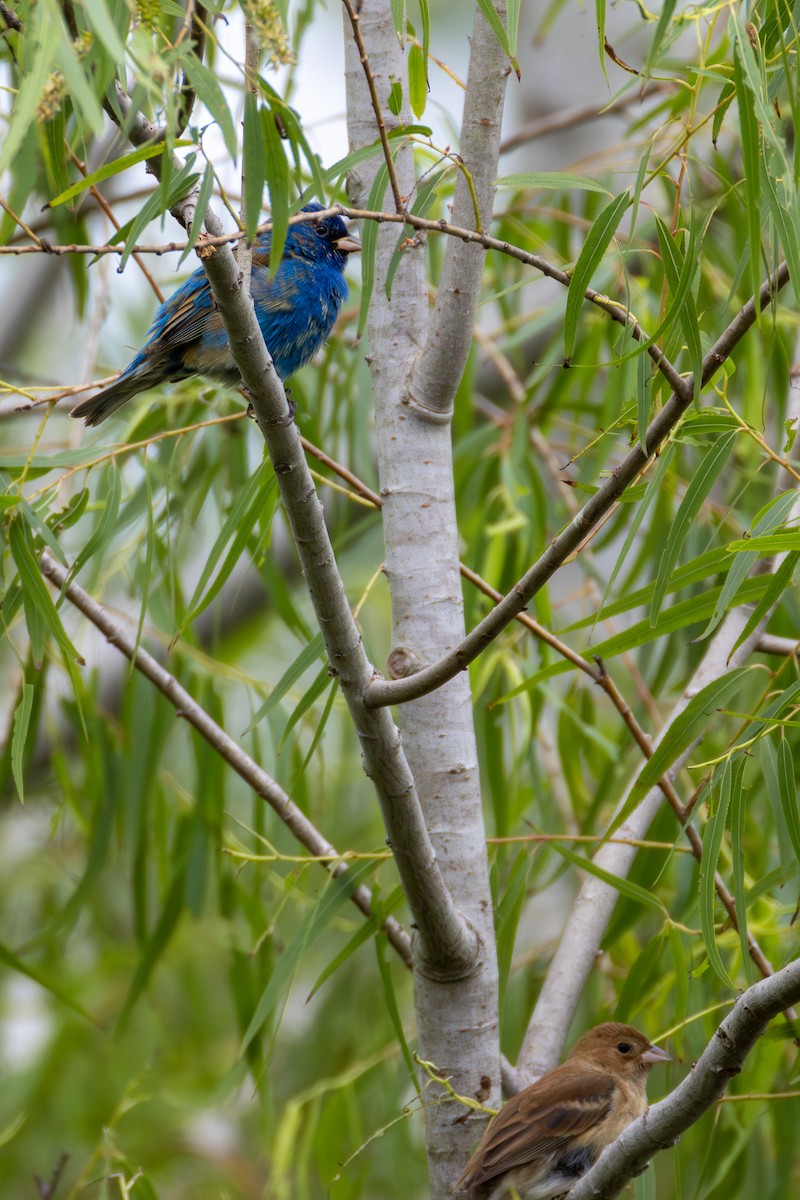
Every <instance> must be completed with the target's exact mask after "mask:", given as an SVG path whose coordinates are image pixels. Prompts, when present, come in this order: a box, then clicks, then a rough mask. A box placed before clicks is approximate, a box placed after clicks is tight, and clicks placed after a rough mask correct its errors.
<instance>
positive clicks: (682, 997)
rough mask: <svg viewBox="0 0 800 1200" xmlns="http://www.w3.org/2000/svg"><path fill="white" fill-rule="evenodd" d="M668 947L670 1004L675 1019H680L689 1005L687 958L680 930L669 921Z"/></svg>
mask: <svg viewBox="0 0 800 1200" xmlns="http://www.w3.org/2000/svg"><path fill="white" fill-rule="evenodd" d="M667 930H668V934H669V948H670V953H671V955H672V968H673V980H674V986H673V992H672V1004H673V1011H674V1013H675V1019H676V1020H677V1021H682V1020H683V1018H684V1017H685V1016H686V1012H687V1009H688V1006H689V960H688V959H687V957H686V950H685V949H684V945H683V939H682V937H681V931H680V930H679V929H678V928H677V927H676V926H675V925H673V924H672V922H671V921H670V923H669V924H668V926H667Z"/></svg>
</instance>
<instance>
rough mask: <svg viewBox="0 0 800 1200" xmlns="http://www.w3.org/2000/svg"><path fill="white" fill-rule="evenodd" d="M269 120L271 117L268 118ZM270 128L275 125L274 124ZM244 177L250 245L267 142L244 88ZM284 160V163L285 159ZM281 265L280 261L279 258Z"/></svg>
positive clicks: (257, 219)
mask: <svg viewBox="0 0 800 1200" xmlns="http://www.w3.org/2000/svg"><path fill="white" fill-rule="evenodd" d="M269 119H271V116H270V118H269ZM272 123H273V126H274V124H275V122H274V121H273V122H272ZM242 154H243V175H244V212H245V233H246V234H247V240H248V242H252V240H253V238H254V237H255V235H256V229H257V228H258V225H259V223H260V221H261V200H262V197H263V194H264V184H265V182H266V179H267V155H266V139H265V136H264V127H263V124H262V120H261V114H260V112H259V109H258V101H257V100H256V97H255V96H254V95H253V93H252V92H251V91H250V90H249V88H248V89H247V91H246V92H245V97H244V131H243V143H242ZM284 161H285V160H284ZM278 262H280V259H278Z"/></svg>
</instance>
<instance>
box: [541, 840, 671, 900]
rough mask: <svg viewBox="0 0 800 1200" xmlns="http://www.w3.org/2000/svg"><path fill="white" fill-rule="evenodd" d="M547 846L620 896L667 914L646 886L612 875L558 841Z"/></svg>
mask: <svg viewBox="0 0 800 1200" xmlns="http://www.w3.org/2000/svg"><path fill="white" fill-rule="evenodd" d="M549 848H550V849H551V850H555V852H556V854H560V855H561V857H562V858H566V859H567V861H568V862H571V863H574V865H575V866H576V867H580V869H581V870H582V871H587V872H588V874H589V875H594V877H595V878H596V879H601V880H602V881H603V883H607V884H608V885H609V887H612V888H613V889H614V891H616V892H619V894H620V895H621V896H625V897H627V899H628V900H633V902H634V903H635V904H641V905H642V906H643V907H644V908H649V909H653V910H654V911H655V912H659V913H661V914H662V915H663V916H666V915H667V913H666V910H665V908H664V905H663V904H662V903H661V901H660V900H659V899H658V898H657V897H656V896H654V895H653V894H652V893H651V892H648V890H647V888H643V887H640V886H639V884H638V883H633V881H632V880H630V879H623V878H622V877H621V876H620V875H612V874H611V872H610V871H606V870H605V869H604V868H603V867H598V865H597V863H595V862H593V861H592V860H591V859H590V858H582V857H581V855H580V854H575V852H574V851H573V850H569V849H568V848H567V847H566V846H562V845H560V844H559V843H558V842H550V843H549Z"/></svg>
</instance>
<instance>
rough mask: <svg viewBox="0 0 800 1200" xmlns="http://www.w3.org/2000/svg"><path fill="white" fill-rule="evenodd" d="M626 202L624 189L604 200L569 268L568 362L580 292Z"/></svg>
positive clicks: (584, 287)
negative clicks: (570, 270)
mask: <svg viewBox="0 0 800 1200" xmlns="http://www.w3.org/2000/svg"><path fill="white" fill-rule="evenodd" d="M629 203H630V197H629V195H628V193H627V192H620V194H619V195H618V196H616V197H615V198H614V199H613V200H612V201H611V203H610V204H607V205H606V207H605V208H604V209H603V211H602V212H601V213H600V215H599V217H598V218H597V220H596V221H595V223H594V224H593V225H592V228H591V229H590V230H589V234H588V236H587V238H586V241H585V242H584V243H583V247H582V248H581V252H580V254H579V255H578V261H577V262H576V263H575V266H574V268H573V270H572V273H571V275H570V279H569V288H568V289H567V306H566V312H565V315H564V363H565V365H569V361H570V359H571V358H572V352H573V350H574V348H575V337H576V334H577V332H578V321H579V319H580V315H581V309H582V307H583V302H584V292H585V291H586V289H587V288H588V287H589V284H590V283H591V279H592V275H593V274H594V272H595V270H596V269H597V267H598V265H599V263H600V260H601V259H602V257H603V255H604V254H605V252H606V250H607V249H608V245H609V243H610V242H611V239H612V238H613V237H614V234H615V233H616V232H617V226H618V225H619V223H620V221H621V220H622V216H623V213H624V212H625V210H626V209H627V207H628V204H629Z"/></svg>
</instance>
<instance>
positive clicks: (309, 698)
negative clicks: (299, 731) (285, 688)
mask: <svg viewBox="0 0 800 1200" xmlns="http://www.w3.org/2000/svg"><path fill="white" fill-rule="evenodd" d="M333 682H334V681H333V680H332V679H331V677H330V672H329V671H328V664H327V663H326V664H325V666H324V667H322V669H321V670H320V671H319V673H318V674H317V676H316V678H315V679H314V681H313V682H312V684H311V686H310V687H309V688H308V689H307V690H306V692H304V694H303V696H302V697H301V698H300V700H299V702H298V703H297V704H296V705H295V707H294V709H293V710H292V712H291V714H290V716H289V719H288V720H287V722H286V725H285V726H284V729H283V732H282V734H281V737H280V741H279V743H278V753H279V754H280V753H281V751H282V750H283V748H284V746H285V745H286V741H287V739H288V737H289V735H290V734H291V732H292V730H293V729H294V727H295V726H296V725H297V724H298V722H299V721H301V720H302V719H303V717H304V716H305V715H306V713H307V712H308V711H309V709H311V708H313V706H314V705H315V704H316V702H317V700H319V698H320V696H321V695H322V693H323V692H324V691H325V689H326V687H328V686H329V685H330V684H332V683H333Z"/></svg>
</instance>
